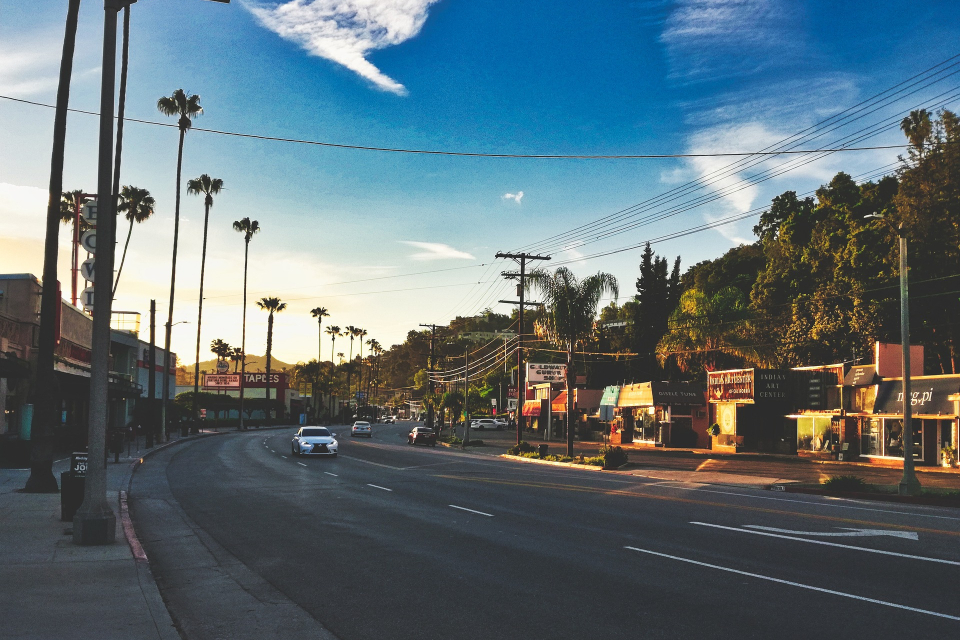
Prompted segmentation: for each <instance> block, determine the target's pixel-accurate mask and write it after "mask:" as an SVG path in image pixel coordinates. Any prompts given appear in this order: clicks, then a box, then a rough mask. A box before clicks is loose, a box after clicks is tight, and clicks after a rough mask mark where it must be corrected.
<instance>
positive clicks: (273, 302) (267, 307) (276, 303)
mask: <svg viewBox="0 0 960 640" xmlns="http://www.w3.org/2000/svg"><path fill="white" fill-rule="evenodd" d="M257 306H258V307H260V308H261V309H263V310H264V311H267V312H269V313H270V317H268V318H267V420H270V418H271V416H270V352H271V351H272V350H273V314H275V313H280V312H281V311H283V310H284V309H286V308H287V303H286V302H280V298H260V299H259V300H257Z"/></svg>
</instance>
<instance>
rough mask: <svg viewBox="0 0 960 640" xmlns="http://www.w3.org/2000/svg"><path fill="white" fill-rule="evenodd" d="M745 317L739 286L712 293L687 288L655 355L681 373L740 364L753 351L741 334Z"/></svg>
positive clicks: (746, 307) (743, 330) (743, 329)
mask: <svg viewBox="0 0 960 640" xmlns="http://www.w3.org/2000/svg"><path fill="white" fill-rule="evenodd" d="M749 318H750V310H749V308H748V306H747V300H746V297H745V296H744V295H743V294H742V293H741V292H740V290H739V289H736V288H734V287H726V288H724V289H721V290H720V291H718V292H717V293H715V294H713V295H712V296H709V295H707V294H705V293H704V292H702V291H700V290H699V289H688V290H687V291H684V292H683V294H682V295H681V296H680V304H679V305H678V306H677V308H676V309H675V310H674V312H673V313H672V314H671V315H670V324H669V329H668V330H667V333H666V334H665V335H664V336H663V338H662V339H661V340H660V344H659V345H658V346H657V357H659V358H660V360H661V362H664V363H666V362H667V361H672V362H674V363H675V364H676V366H677V367H678V368H679V369H680V371H683V372H690V371H700V370H703V369H705V370H707V371H715V370H717V369H719V368H726V367H727V366H736V365H739V364H742V363H743V361H744V360H745V359H747V358H749V357H753V356H755V354H756V351H755V349H754V348H753V347H751V346H749V345H748V344H747V339H746V337H745V336H746V332H745V321H746V320H747V319H749Z"/></svg>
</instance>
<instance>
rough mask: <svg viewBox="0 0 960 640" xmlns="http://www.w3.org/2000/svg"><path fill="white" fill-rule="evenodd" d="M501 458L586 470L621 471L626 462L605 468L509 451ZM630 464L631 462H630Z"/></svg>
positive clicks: (502, 454) (501, 455)
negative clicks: (510, 452) (543, 458)
mask: <svg viewBox="0 0 960 640" xmlns="http://www.w3.org/2000/svg"><path fill="white" fill-rule="evenodd" d="M499 457H500V458H505V459H507V460H515V461H517V462H526V463H530V464H544V465H549V466H553V467H567V468H568V469H583V470H586V471H619V470H620V469H622V468H623V467H625V466H626V464H623V465H620V466H619V467H617V468H616V469H604V468H603V467H597V466H594V465H592V464H574V463H572V462H557V461H556V460H540V459H539V458H522V457H520V456H512V455H510V454H509V453H501V454H500V456H499ZM628 464H629V463H628Z"/></svg>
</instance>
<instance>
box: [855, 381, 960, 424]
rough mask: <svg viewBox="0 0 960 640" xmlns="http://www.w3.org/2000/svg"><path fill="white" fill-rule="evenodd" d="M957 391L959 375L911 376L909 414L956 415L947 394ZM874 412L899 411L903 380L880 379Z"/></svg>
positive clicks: (901, 403)
mask: <svg viewBox="0 0 960 640" xmlns="http://www.w3.org/2000/svg"><path fill="white" fill-rule="evenodd" d="M958 392H960V376H937V377H922V378H911V380H910V395H911V396H912V398H913V399H912V401H911V402H910V406H911V407H912V413H913V415H924V416H944V417H949V416H956V415H957V414H956V409H955V404H954V401H953V400H951V399H950V396H952V395H955V394H957V393H958ZM873 413H874V414H875V415H881V414H882V415H901V414H903V381H902V380H884V381H883V382H881V383H880V387H879V389H877V401H876V402H875V403H874V405H873Z"/></svg>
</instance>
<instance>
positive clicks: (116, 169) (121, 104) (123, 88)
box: [111, 5, 133, 296]
mask: <svg viewBox="0 0 960 640" xmlns="http://www.w3.org/2000/svg"><path fill="white" fill-rule="evenodd" d="M129 54H130V5H126V6H124V8H123V52H122V53H121V56H120V95H119V98H118V102H117V150H116V156H115V157H114V161H113V194H112V196H113V198H114V204H113V210H114V211H116V210H117V200H116V199H117V197H118V196H119V195H120V158H121V156H122V151H123V111H124V109H125V108H126V104H127V64H128V62H129V58H130V55H129ZM130 231H133V222H131V223H130ZM129 244H130V233H129V232H128V233H127V242H126V244H124V245H123V257H122V258H121V259H120V269H119V270H118V271H117V277H116V278H114V280H113V291H112V292H111V293H112V295H114V296H115V295H117V285H118V284H119V282H120V272H121V271H123V261H124V260H125V259H126V258H127V245H129Z"/></svg>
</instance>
